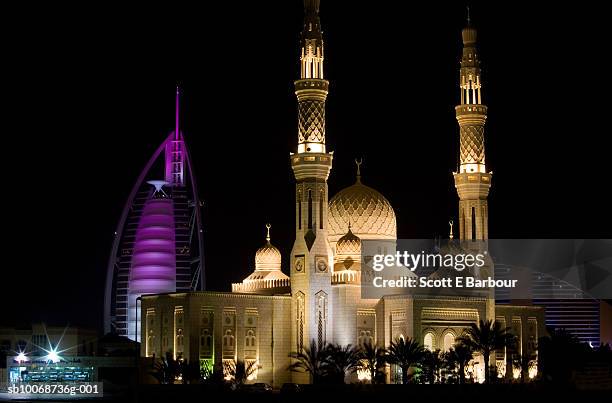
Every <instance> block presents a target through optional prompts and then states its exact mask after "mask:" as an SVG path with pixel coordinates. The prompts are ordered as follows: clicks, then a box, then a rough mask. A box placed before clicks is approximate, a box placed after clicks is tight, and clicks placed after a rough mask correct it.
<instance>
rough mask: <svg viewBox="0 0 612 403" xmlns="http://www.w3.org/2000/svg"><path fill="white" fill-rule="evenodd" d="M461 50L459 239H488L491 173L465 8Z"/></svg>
mask: <svg viewBox="0 0 612 403" xmlns="http://www.w3.org/2000/svg"><path fill="white" fill-rule="evenodd" d="M461 38H462V39H463V52H462V57H461V68H460V70H459V90H460V104H459V105H457V106H456V107H455V114H456V117H457V122H458V123H459V138H460V139H459V172H456V173H455V174H454V178H455V187H456V188H457V193H458V194H459V239H461V240H486V239H488V236H489V232H488V214H489V213H488V203H487V197H488V195H489V188H490V187H491V173H489V172H487V168H486V163H485V130H484V129H485V121H486V119H487V107H486V106H485V105H484V104H483V102H482V94H481V90H482V80H481V78H480V60H479V59H478V51H477V48H476V38H477V35H476V29H475V28H474V27H472V25H471V20H470V13H469V9H468V14H467V26H466V27H465V28H463V30H462V31H461Z"/></svg>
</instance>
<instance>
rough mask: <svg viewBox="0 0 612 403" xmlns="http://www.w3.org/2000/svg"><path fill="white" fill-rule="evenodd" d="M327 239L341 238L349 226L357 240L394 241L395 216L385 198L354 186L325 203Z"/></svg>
mask: <svg viewBox="0 0 612 403" xmlns="http://www.w3.org/2000/svg"><path fill="white" fill-rule="evenodd" d="M327 220H328V225H329V237H330V239H333V238H334V237H336V239H338V238H340V237H342V236H343V235H344V234H345V233H346V232H345V231H346V228H347V227H348V225H349V223H350V225H351V230H352V232H353V234H355V235H356V236H358V237H359V238H361V239H396V238H397V229H396V220H395V212H394V211H393V207H391V204H390V203H389V201H388V200H387V199H385V197H384V196H383V195H382V194H380V193H379V192H377V191H376V190H374V189H372V188H371V187H368V186H366V185H364V184H362V183H361V182H359V181H358V182H357V183H355V184H354V185H352V186H349V187H347V188H346V189H343V190H341V191H340V192H339V193H338V194H336V195H335V196H334V197H333V198H332V199H331V200H330V201H329V212H328V218H327Z"/></svg>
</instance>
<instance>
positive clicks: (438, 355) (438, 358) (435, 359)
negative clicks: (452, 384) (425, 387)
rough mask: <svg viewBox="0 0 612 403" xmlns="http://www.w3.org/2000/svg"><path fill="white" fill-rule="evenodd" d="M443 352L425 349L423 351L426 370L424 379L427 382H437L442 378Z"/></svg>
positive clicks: (424, 370)
mask: <svg viewBox="0 0 612 403" xmlns="http://www.w3.org/2000/svg"><path fill="white" fill-rule="evenodd" d="M442 358H443V354H442V352H441V351H440V350H439V349H438V350H434V351H430V350H425V351H424V352H423V360H422V365H423V372H424V381H425V382H427V383H432V384H433V383H436V381H439V378H440V370H441V369H442V365H443V360H442Z"/></svg>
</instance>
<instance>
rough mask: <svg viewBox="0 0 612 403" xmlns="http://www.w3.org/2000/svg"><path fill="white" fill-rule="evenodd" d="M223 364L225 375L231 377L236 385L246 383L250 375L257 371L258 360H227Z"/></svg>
mask: <svg viewBox="0 0 612 403" xmlns="http://www.w3.org/2000/svg"><path fill="white" fill-rule="evenodd" d="M223 366H224V368H223V369H224V371H223V372H224V373H225V376H229V377H231V378H232V382H233V383H234V385H236V386H241V385H244V384H245V383H246V381H247V380H248V379H249V377H250V376H251V375H253V374H254V373H255V371H257V361H248V362H245V361H242V360H238V361H236V362H234V361H233V360H232V361H225V362H224V363H223Z"/></svg>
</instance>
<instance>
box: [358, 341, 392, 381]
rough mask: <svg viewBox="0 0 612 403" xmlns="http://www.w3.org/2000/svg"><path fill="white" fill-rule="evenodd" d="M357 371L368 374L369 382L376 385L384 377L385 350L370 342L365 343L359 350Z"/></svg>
mask: <svg viewBox="0 0 612 403" xmlns="http://www.w3.org/2000/svg"><path fill="white" fill-rule="evenodd" d="M359 359H360V360H359V366H360V368H359V369H362V370H364V371H368V372H369V373H370V382H371V383H377V381H378V380H380V378H381V377H382V376H381V375H384V368H385V364H386V363H387V350H385V349H384V348H382V347H378V346H377V345H375V344H374V345H373V344H372V343H371V342H368V343H365V344H364V345H362V346H361V349H360V350H359Z"/></svg>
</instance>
